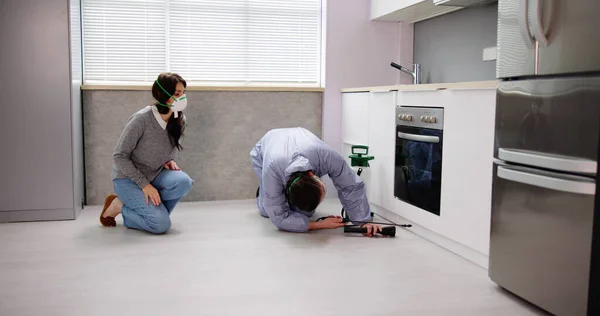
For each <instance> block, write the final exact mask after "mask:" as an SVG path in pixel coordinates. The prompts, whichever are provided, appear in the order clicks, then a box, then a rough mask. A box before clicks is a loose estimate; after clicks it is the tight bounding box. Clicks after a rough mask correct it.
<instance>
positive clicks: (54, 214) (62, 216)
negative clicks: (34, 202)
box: [0, 208, 75, 223]
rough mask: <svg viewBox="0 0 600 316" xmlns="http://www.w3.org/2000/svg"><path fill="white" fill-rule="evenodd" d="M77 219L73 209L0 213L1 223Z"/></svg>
mask: <svg viewBox="0 0 600 316" xmlns="http://www.w3.org/2000/svg"><path fill="white" fill-rule="evenodd" d="M73 219H75V211H74V210H73V209H70V208H67V209H54V210H26V211H25V210H19V211H2V212H0V223H16V222H37V221H64V220H73Z"/></svg>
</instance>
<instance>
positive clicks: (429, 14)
mask: <svg viewBox="0 0 600 316" xmlns="http://www.w3.org/2000/svg"><path fill="white" fill-rule="evenodd" d="M460 9H462V8H461V7H455V6H443V5H437V6H436V5H435V4H434V3H433V0H372V1H371V20H377V21H395V22H405V23H415V22H418V21H422V20H426V19H430V18H433V17H436V16H439V15H442V14H446V13H450V12H453V11H456V10H460Z"/></svg>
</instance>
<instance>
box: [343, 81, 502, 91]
mask: <svg viewBox="0 0 600 316" xmlns="http://www.w3.org/2000/svg"><path fill="white" fill-rule="evenodd" d="M497 86H498V80H490V81H469V82H452V83H431V84H417V85H415V84H404V85H394V86H378V87H360V88H347V89H342V92H373V91H427V90H446V89H456V90H461V89H496V87H497Z"/></svg>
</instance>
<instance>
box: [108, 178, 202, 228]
mask: <svg viewBox="0 0 600 316" xmlns="http://www.w3.org/2000/svg"><path fill="white" fill-rule="evenodd" d="M113 184H114V187H115V193H116V194H117V197H119V200H121V202H123V208H122V209H121V214H122V215H123V224H124V225H125V227H128V228H133V229H140V230H145V231H147V232H151V233H154V234H162V233H165V232H167V231H168V230H169V228H170V227H171V219H170V218H169V215H171V212H172V211H173V209H174V208H175V205H176V204H177V202H179V200H180V199H181V198H182V197H184V196H186V195H187V194H188V193H189V192H190V190H191V189H192V185H193V184H194V181H193V180H192V179H191V178H190V177H189V176H188V175H187V174H186V173H185V172H183V171H173V170H163V171H162V172H161V173H160V174H159V175H158V176H157V177H156V179H154V181H152V186H154V187H155V188H156V190H157V191H158V193H159V194H160V200H161V203H160V204H159V205H158V206H156V205H154V204H152V202H151V201H150V200H148V204H146V196H145V195H144V192H142V189H140V187H138V185H137V184H136V183H135V182H133V181H131V180H130V179H115V180H113Z"/></svg>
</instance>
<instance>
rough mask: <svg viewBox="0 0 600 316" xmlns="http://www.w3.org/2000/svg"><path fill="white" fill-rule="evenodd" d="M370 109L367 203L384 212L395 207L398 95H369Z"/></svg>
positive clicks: (376, 93) (394, 92)
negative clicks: (370, 158)
mask: <svg viewBox="0 0 600 316" xmlns="http://www.w3.org/2000/svg"><path fill="white" fill-rule="evenodd" d="M370 94H371V97H370V105H369V109H370V111H369V155H371V156H374V157H375V159H374V160H371V161H370V162H369V165H370V181H369V187H368V197H369V201H370V202H371V203H373V204H375V205H377V206H379V207H382V208H384V209H386V210H392V209H393V207H394V173H393V170H394V155H395V146H396V138H395V137H394V133H395V131H396V120H395V116H396V95H397V91H374V92H370Z"/></svg>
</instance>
